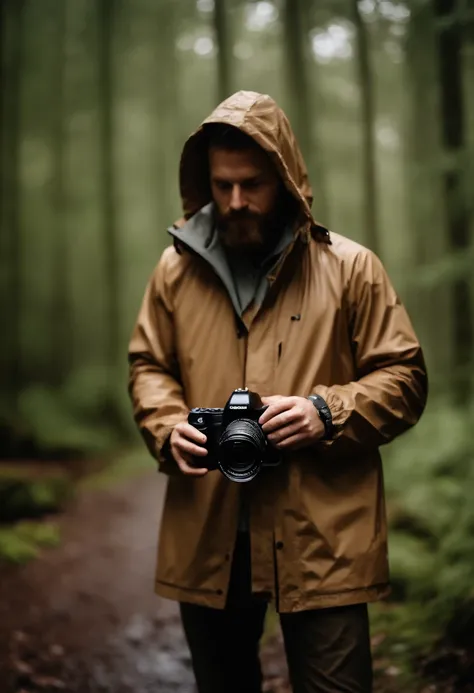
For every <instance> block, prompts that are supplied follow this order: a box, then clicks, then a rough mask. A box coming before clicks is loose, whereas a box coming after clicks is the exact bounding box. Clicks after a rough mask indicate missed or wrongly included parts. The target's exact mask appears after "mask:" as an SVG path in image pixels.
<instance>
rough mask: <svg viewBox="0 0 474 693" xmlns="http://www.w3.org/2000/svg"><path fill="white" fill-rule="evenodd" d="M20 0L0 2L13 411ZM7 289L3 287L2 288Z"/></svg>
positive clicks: (6, 339)
mask: <svg viewBox="0 0 474 693" xmlns="http://www.w3.org/2000/svg"><path fill="white" fill-rule="evenodd" d="M23 10H24V5H23V2H22V0H8V1H7V0H3V2H2V17H1V19H2V25H1V32H2V61H1V63H2V75H1V77H2V81H1V84H2V95H3V99H2V111H1V113H2V123H1V133H2V135H1V138H2V141H1V157H2V196H1V202H2V205H1V207H2V210H1V220H2V223H1V240H0V244H1V245H0V248H1V254H0V255H1V258H2V261H3V263H4V270H3V271H4V273H5V276H6V277H7V281H6V286H5V287H4V289H5V290H4V292H3V295H4V296H5V302H4V304H3V310H2V313H3V315H2V317H3V329H2V349H1V354H2V361H3V364H2V371H3V374H2V380H3V382H4V383H5V392H6V394H7V397H8V401H9V404H10V406H11V407H12V409H13V410H16V399H17V395H18V392H19V390H20V388H21V384H22V382H21V381H22V364H21V357H22V344H21V307H22V271H21V261H22V258H21V250H22V246H21V223H20V202H21V200H20V182H21V181H20V136H21V108H20V104H21V72H22V61H23ZM2 288H3V287H2Z"/></svg>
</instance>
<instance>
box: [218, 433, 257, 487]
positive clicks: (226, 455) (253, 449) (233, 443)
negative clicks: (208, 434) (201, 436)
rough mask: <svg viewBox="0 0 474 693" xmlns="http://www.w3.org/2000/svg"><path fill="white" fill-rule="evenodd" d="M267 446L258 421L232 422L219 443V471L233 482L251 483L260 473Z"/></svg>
mask: <svg viewBox="0 0 474 693" xmlns="http://www.w3.org/2000/svg"><path fill="white" fill-rule="evenodd" d="M266 445H267V443H266V439H265V434H264V433H263V431H262V429H261V428H260V426H259V425H258V424H257V422H256V421H252V420H251V419H236V420H235V421H232V422H231V423H230V424H229V425H228V426H227V428H226V429H225V431H224V433H223V434H222V436H221V438H220V441H219V452H218V459H219V462H218V464H219V469H220V470H221V472H222V473H223V474H224V475H225V476H226V477H227V478H228V479H230V480H231V481H251V480H252V479H253V478H254V477H255V476H256V475H257V474H258V472H259V471H260V467H261V466H262V462H263V458H264V455H265V449H266Z"/></svg>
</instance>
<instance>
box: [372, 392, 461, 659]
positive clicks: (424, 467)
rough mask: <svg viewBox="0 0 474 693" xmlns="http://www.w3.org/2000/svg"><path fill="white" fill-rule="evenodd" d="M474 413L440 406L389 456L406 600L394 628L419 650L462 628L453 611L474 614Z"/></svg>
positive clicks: (399, 580)
mask: <svg viewBox="0 0 474 693" xmlns="http://www.w3.org/2000/svg"><path fill="white" fill-rule="evenodd" d="M473 414H474V412H473V411H472V408H471V409H467V410H466V409H464V410H462V409H457V410H456V409H453V408H451V407H447V406H446V404H444V405H443V404H441V403H440V402H437V401H433V402H432V403H431V405H430V408H429V410H428V411H427V412H426V414H425V416H424V418H423V419H422V421H421V422H420V424H419V425H418V426H417V427H415V429H413V431H411V432H410V433H409V434H407V435H406V436H404V437H403V438H402V439H401V440H400V441H398V442H397V443H395V444H394V446H392V448H391V449H389V450H388V451H387V453H386V454H385V464H384V467H385V470H386V485H387V495H388V513H389V521H390V527H391V530H390V533H389V556H390V565H391V574H392V580H393V585H394V599H395V600H400V599H403V600H404V601H406V604H405V607H403V608H401V609H399V610H397V609H395V610H393V609H389V610H388V614H389V618H390V619H391V625H390V628H393V630H394V631H395V636H394V637H395V639H397V638H401V639H402V640H403V641H405V642H408V643H409V645H410V647H411V648H413V649H414V650H416V649H417V648H425V647H426V646H427V645H429V644H430V643H431V642H432V640H433V638H437V637H440V636H441V635H442V634H443V632H445V631H446V629H449V631H450V632H451V633H452V632H454V631H456V623H453V621H455V619H454V614H457V613H460V612H463V613H464V614H471V616H474V561H473V556H474V503H473V502H472V493H471V489H472V488H474V440H473V437H472V421H473V420H474V415H473ZM420 606H421V607H422V608H421V609H420V608H419V607H420ZM387 618H388V617H387ZM397 619H398V620H397ZM410 624H411V625H410Z"/></svg>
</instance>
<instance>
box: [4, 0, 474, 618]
mask: <svg viewBox="0 0 474 693" xmlns="http://www.w3.org/2000/svg"><path fill="white" fill-rule="evenodd" d="M1 7H2V25H1V31H2V58H1V75H2V87H3V99H2V110H1V118H2V120H1V145H2V147H1V157H2V158H1V181H2V185H1V194H2V205H1V235H0V305H1V316H2V342H1V345H0V373H1V379H2V392H1V399H0V414H1V428H0V436H1V437H0V440H1V443H2V456H3V457H5V458H12V457H24V456H25V454H29V455H37V456H45V455H48V454H52V453H53V452H55V454H59V453H58V450H59V451H61V450H68V451H69V452H70V451H71V450H73V451H75V452H76V453H77V454H86V455H90V454H96V453H97V452H100V451H106V450H109V449H110V448H111V447H114V446H117V445H120V444H122V442H128V441H129V440H130V437H131V436H133V435H134V428H133V425H132V422H131V415H130V409H129V404H128V400H127V394H126V381H127V363H126V351H127V342H128V338H129V335H130V331H131V329H132V325H133V322H134V320H135V317H136V314H137V310H138V308H139V304H140V300H141V297H142V294H143V290H144V286H145V283H146V280H147V278H148V276H149V274H150V273H151V271H152V269H153V267H154V265H155V264H156V262H157V260H158V258H159V255H160V253H161V251H162V250H163V249H164V247H165V246H166V245H167V244H168V243H169V237H168V235H167V232H166V229H167V227H168V226H169V225H170V224H171V223H172V222H173V221H174V220H175V219H177V218H178V217H179V216H180V214H181V209H180V201H179V194H178V167H179V156H180V150H181V147H182V145H183V143H184V140H185V138H186V137H187V136H188V135H189V134H190V133H191V131H192V130H194V129H195V128H196V127H197V125H198V124H199V122H200V121H201V120H202V119H203V118H204V117H205V116H206V115H208V114H209V113H210V111H211V110H212V109H213V108H214V107H215V106H216V104H217V103H218V101H220V100H221V99H223V98H225V97H226V96H227V95H229V94H230V93H232V92H233V91H236V90H238V89H252V90H256V91H260V92H263V93H269V94H270V95H271V96H273V97H274V98H275V99H276V101H277V102H278V103H279V104H280V105H281V106H282V107H283V108H284V109H285V110H286V111H287V113H288V114H289V116H290V118H291V120H292V123H293V125H294V128H295V131H296V133H297V135H298V138H299V141H300V143H301V147H302V150H303V154H304V156H305V159H306V161H307V163H308V167H309V170H310V178H311V181H312V184H313V189H314V192H315V203H314V214H315V217H316V218H317V219H318V220H319V221H321V222H322V223H324V224H327V225H328V226H329V227H330V228H331V229H333V230H334V231H337V232H339V233H342V234H344V235H346V236H349V237H351V238H353V239H355V240H357V241H359V242H361V243H362V244H365V245H368V246H369V247H370V248H372V249H373V250H374V251H375V252H377V253H378V254H379V255H380V257H381V258H382V260H383V262H384V263H385V265H386V267H387V269H388V271H389V273H390V275H391V277H392V279H393V281H394V283H395V286H396V288H397V290H398V292H399V293H400V295H401V297H402V299H403V300H404V301H405V303H406V304H407V306H408V308H409V310H410V314H411V316H412V319H413V322H414V324H415V327H416V330H417V332H418V334H419V336H420V339H421V341H422V344H423V347H424V350H425V353H426V358H427V362H428V367H429V373H430V381H431V399H430V403H429V407H428V411H427V413H426V415H425V417H424V419H423V421H422V423H421V424H420V425H419V427H418V428H417V430H416V432H414V433H413V434H409V435H407V436H406V437H405V438H404V439H403V440H402V441H400V442H399V443H397V444H395V445H394V446H392V447H391V448H390V450H388V451H387V452H386V455H385V457H386V460H387V464H386V467H387V484H388V493H389V510H390V516H391V521H392V527H393V531H394V535H393V536H394V538H393V540H392V545H393V559H392V562H393V566H394V575H395V576H396V581H397V579H398V578H397V576H401V577H400V583H399V585H400V594H401V595H402V596H403V598H412V597H413V596H414V597H416V598H417V599H418V598H419V599H422V600H424V602H426V601H429V600H434V601H435V602H436V603H438V602H439V600H440V599H441V598H442V595H443V594H449V595H450V599H451V598H452V601H451V602H449V604H450V606H449V609H448V611H449V613H452V610H451V611H450V609H451V607H453V608H454V606H453V604H456V605H457V606H459V604H464V603H465V602H466V601H468V600H472V598H473V596H474V595H473V593H472V585H473V584H474V574H473V565H474V559H473V558H472V557H473V555H474V551H473V549H474V547H473V546H472V536H474V510H472V507H473V505H474V504H473V503H472V502H471V501H470V500H469V499H468V497H467V489H468V488H472V482H473V479H472V469H473V468H474V465H473V462H474V453H473V443H472V434H471V429H472V421H473V420H474V417H473V414H474V409H473V383H474V378H473V372H474V344H473V340H474V336H473V319H474V279H473V270H474V245H473V219H474V214H473V211H474V210H473V200H474V166H473V160H474V158H473V152H474V3H473V2H472V0H410V1H408V0H405V1H402V0H359V1H357V0H331V1H329V0H322V1H320V2H316V0H278V1H277V0H273V1H271V0H259V1H251V0H133V2H132V0H42V1H41V2H38V1H35V0H3V2H2V4H1ZM25 450H26V451H27V453H25ZM469 484H470V486H469ZM400 537H401V539H400ZM467 556H469V558H467ZM434 576H436V577H434ZM397 584H398V583H397ZM436 600H438V602H437V601H436ZM431 613H432V612H430V614H431ZM437 613H438V614H439V615H440V614H444V610H443V609H442V608H438V610H437ZM440 617H441V616H440ZM443 618H444V616H443Z"/></svg>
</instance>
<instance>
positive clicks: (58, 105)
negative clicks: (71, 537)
mask: <svg viewBox="0 0 474 693" xmlns="http://www.w3.org/2000/svg"><path fill="white" fill-rule="evenodd" d="M56 4H57V8H56V12H57V15H56V55H55V61H54V67H55V70H56V75H55V95H54V98H55V101H54V107H53V108H51V115H52V132H51V150H52V161H53V175H52V177H51V195H52V203H53V210H54V217H55V229H54V231H55V234H54V294H53V301H52V324H51V329H52V332H53V342H52V347H53V348H52V349H51V365H50V371H51V378H52V382H55V383H56V384H60V383H61V382H62V380H63V379H64V378H65V377H66V376H67V375H68V372H69V368H70V365H71V351H72V325H71V315H70V309H71V305H70V300H69V299H70V291H69V273H70V267H69V239H68V236H67V225H66V215H65V187H64V178H65V167H64V159H65V138H66V132H65V120H66V114H65V103H64V101H65V99H64V91H65V70H66V62H67V55H66V50H65V46H66V40H67V37H66V34H67V19H66V13H67V5H68V3H66V2H63V0H59V2H57V3H56Z"/></svg>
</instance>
